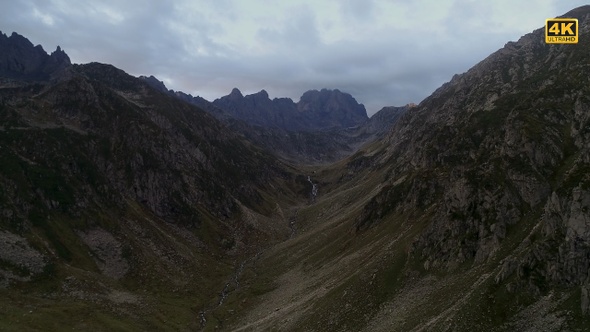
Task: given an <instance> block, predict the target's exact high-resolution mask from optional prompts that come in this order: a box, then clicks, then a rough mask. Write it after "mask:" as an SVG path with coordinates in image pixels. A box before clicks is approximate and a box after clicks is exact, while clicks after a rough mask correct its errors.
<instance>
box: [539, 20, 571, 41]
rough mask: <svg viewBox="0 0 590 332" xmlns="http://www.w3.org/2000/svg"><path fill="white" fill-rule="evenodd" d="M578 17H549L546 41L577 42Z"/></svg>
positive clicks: (546, 25)
mask: <svg viewBox="0 0 590 332" xmlns="http://www.w3.org/2000/svg"><path fill="white" fill-rule="evenodd" d="M578 39H579V36H578V19H577V18H548V19H547V20H545V42H546V43H547V44H577V43H578Z"/></svg>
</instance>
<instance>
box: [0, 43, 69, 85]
mask: <svg viewBox="0 0 590 332" xmlns="http://www.w3.org/2000/svg"><path fill="white" fill-rule="evenodd" d="M0 50H2V52H0V77H1V78H3V79H16V80H29V81H34V80H40V81H43V80H48V79H51V78H55V77H56V76H57V75H59V74H60V73H62V72H63V71H64V70H65V69H67V68H69V67H71V62H70V58H69V57H68V55H67V54H66V53H65V52H64V51H63V50H62V49H61V48H60V47H59V46H57V48H56V50H55V51H54V52H52V53H51V55H49V54H47V53H46V52H45V51H44V50H43V47H42V46H41V45H37V46H34V45H33V44H32V43H31V42H30V41H29V40H28V39H27V38H25V37H23V36H21V35H19V34H18V33H16V32H13V33H12V35H10V37H8V36H6V35H5V34H3V33H2V32H0Z"/></svg>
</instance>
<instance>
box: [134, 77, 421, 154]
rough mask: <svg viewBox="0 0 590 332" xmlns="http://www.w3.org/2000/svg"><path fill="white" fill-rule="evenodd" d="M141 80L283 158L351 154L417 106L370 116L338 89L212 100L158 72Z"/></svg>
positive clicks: (235, 95) (235, 92) (237, 95)
mask: <svg viewBox="0 0 590 332" xmlns="http://www.w3.org/2000/svg"><path fill="white" fill-rule="evenodd" d="M140 79H142V80H144V81H145V82H146V83H148V84H149V85H151V86H152V87H153V88H155V89H157V90H159V91H162V92H164V93H169V94H172V95H174V96H176V97H178V98H180V99H182V100H184V101H187V102H189V103H191V104H194V105H197V106H199V107H200V108H202V109H204V110H206V111H207V112H209V113H211V114H212V115H213V116H215V117H216V118H218V119H219V120H221V121H222V122H224V123H226V124H227V125H228V126H229V127H230V128H232V130H233V131H236V132H239V133H241V134H242V135H243V136H244V137H246V138H247V139H248V140H250V141H252V142H254V143H255V144H257V145H259V146H261V147H264V148H266V149H267V150H269V151H271V152H273V153H275V154H277V155H280V156H281V157H284V158H287V159H290V160H305V161H307V162H311V163H318V162H320V163H324V162H329V161H335V160H338V159H340V158H343V157H344V156H346V155H349V154H351V153H353V152H354V151H356V149H358V148H359V147H360V146H362V145H363V144H365V143H367V142H370V141H372V140H374V139H376V138H378V137H381V136H383V135H385V134H386V133H387V131H388V130H389V129H390V128H391V127H392V126H393V124H394V123H395V122H396V121H397V120H398V119H399V117H400V116H401V115H403V114H404V113H405V112H406V111H407V110H408V109H410V108H412V107H414V106H415V105H413V104H409V105H406V106H402V107H393V106H389V107H385V108H383V109H382V110H380V111H379V112H377V113H376V114H374V115H373V116H372V117H371V118H368V117H367V112H366V110H365V107H364V106H363V105H362V104H359V103H358V102H357V101H356V100H355V99H354V98H353V97H352V96H351V95H350V94H348V93H344V92H341V91H340V90H337V89H335V90H329V89H322V90H320V91H318V90H309V91H307V92H305V93H304V94H303V95H302V96H301V98H300V100H299V101H298V102H297V103H295V102H294V101H293V100H292V99H290V98H274V99H272V100H271V99H270V98H269V96H268V93H267V92H266V91H264V90H262V91H260V92H258V93H255V94H251V95H246V96H243V95H242V93H241V92H240V90H239V89H237V88H234V89H233V90H232V91H231V93H230V94H229V95H227V96H223V97H221V98H219V99H216V100H214V101H213V102H209V101H207V100H206V99H204V98H201V97H193V96H192V95H189V94H186V93H184V92H181V91H173V90H168V88H167V87H166V86H165V85H164V83H163V82H162V81H160V80H158V79H157V78H156V77H154V76H149V77H147V76H140Z"/></svg>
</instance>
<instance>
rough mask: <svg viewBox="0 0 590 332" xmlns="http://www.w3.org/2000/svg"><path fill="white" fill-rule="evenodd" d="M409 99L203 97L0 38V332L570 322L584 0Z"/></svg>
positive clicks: (577, 229) (589, 217) (583, 197)
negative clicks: (575, 39) (572, 41)
mask: <svg viewBox="0 0 590 332" xmlns="http://www.w3.org/2000/svg"><path fill="white" fill-rule="evenodd" d="M565 17H570V18H571V17H573V18H577V19H578V20H579V24H580V26H579V31H580V33H581V36H580V41H579V43H578V44H577V45H548V44H546V43H545V42H544V31H543V29H537V30H535V31H533V32H531V33H529V34H526V35H525V36H523V37H521V38H520V39H519V40H518V41H517V42H508V43H507V44H506V45H505V46H504V47H503V48H501V49H500V50H498V51H496V52H494V53H493V54H491V55H490V56H488V57H487V58H485V59H483V60H482V61H481V62H480V63H478V64H477V65H475V66H474V67H472V68H471V69H469V70H468V71H467V72H465V73H462V74H457V75H455V76H453V77H452V78H450V81H449V82H447V83H445V84H443V85H442V86H441V87H440V88H438V89H437V90H436V91H435V92H434V93H433V94H432V95H430V96H429V97H427V98H426V99H425V100H423V101H422V102H421V103H420V104H419V105H406V106H404V107H384V108H383V109H382V110H381V111H379V112H378V113H377V114H375V115H373V116H372V117H371V118H367V116H366V111H365V110H364V107H363V106H362V105H360V104H358V103H357V102H356V101H355V100H354V98H353V97H352V96H350V95H348V94H346V93H343V92H341V91H338V90H327V89H324V90H321V91H317V90H311V91H308V92H306V93H304V94H303V96H302V97H301V99H300V100H299V101H298V102H296V103H295V102H293V101H292V100H291V99H287V98H278V99H272V100H271V99H270V98H269V97H268V94H267V93H266V92H265V91H261V92H259V93H255V94H253V95H248V96H243V95H242V93H241V92H240V91H239V90H238V89H234V90H233V91H232V92H231V93H230V94H229V95H228V96H224V97H222V98H219V99H218V100H215V101H213V102H209V101H207V100H205V99H203V98H200V97H193V96H191V95H188V94H185V93H183V92H175V91H170V90H168V89H167V88H166V87H165V85H164V84H163V83H162V82H160V81H159V80H157V79H156V78H155V77H140V78H137V77H133V76H131V75H128V74H126V73H125V72H124V71H122V70H120V69H118V68H115V67H113V66H111V65H107V64H99V63H89V64H76V65H72V64H71V63H70V61H69V59H68V57H67V55H66V54H65V53H64V52H63V51H61V50H60V49H59V48H58V49H57V50H56V51H55V52H53V53H52V54H51V55H49V54H47V53H45V52H44V51H43V49H42V48H41V47H40V46H33V45H32V44H31V43H30V42H28V41H27V40H26V39H25V38H24V37H22V36H20V35H18V34H12V35H11V36H10V37H7V36H6V35H3V34H0V43H1V44H0V46H1V48H0V300H1V301H0V303H1V304H0V317H1V319H0V330H2V331H4V330H6V331H22V330H27V331H28V330H31V331H35V330H43V331H62V330H65V329H67V330H70V329H75V330H92V331H94V330H99V331H104V330H106V331H111V330H149V331H151V330H157V331H178V330H183V331H197V330H202V331H214V330H221V331H267V330H280V331H365V332H369V331H370V332H372V331H469V332H471V331H497V332H500V331H551V332H558V331H588V330H589V325H588V321H589V320H588V319H589V317H590V66H589V65H588V64H590V39H589V38H585V37H584V36H586V35H588V34H589V33H590V6H583V7H579V8H576V9H574V10H572V11H570V12H568V13H566V14H565Z"/></svg>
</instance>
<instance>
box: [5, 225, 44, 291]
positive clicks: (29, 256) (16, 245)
mask: <svg viewBox="0 0 590 332" xmlns="http://www.w3.org/2000/svg"><path fill="white" fill-rule="evenodd" d="M0 261H1V262H3V266H2V268H0V287H7V286H8V285H10V283H11V282H13V281H28V280H30V278H31V277H32V276H35V275H37V274H39V273H42V272H43V270H44V269H45V267H46V266H47V265H48V260H47V258H46V257H45V256H44V255H43V254H41V253H40V252H39V251H37V250H35V249H34V248H32V247H31V245H30V244H29V242H28V241H27V239H25V238H23V237H22V236H19V235H16V234H13V233H10V232H6V231H0Z"/></svg>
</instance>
